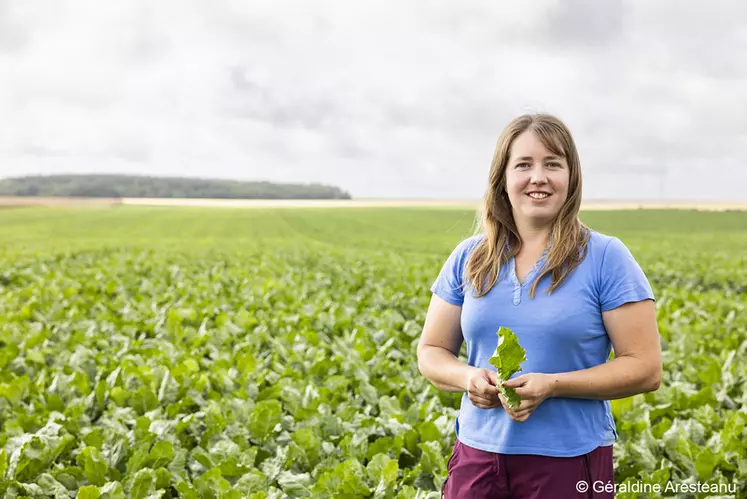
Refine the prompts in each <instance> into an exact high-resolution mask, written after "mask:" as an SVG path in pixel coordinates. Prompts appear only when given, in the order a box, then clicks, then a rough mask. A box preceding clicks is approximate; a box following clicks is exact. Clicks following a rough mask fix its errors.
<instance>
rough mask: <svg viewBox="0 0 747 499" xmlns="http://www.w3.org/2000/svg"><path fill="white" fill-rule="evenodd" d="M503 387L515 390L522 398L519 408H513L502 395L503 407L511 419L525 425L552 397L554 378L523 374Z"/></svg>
mask: <svg viewBox="0 0 747 499" xmlns="http://www.w3.org/2000/svg"><path fill="white" fill-rule="evenodd" d="M503 386H505V387H508V388H514V389H515V390H516V394H517V395H518V396H519V397H520V398H521V404H520V405H519V407H515V408H511V407H509V406H508V402H507V401H506V400H505V398H504V397H503V395H500V397H501V402H502V403H503V407H505V408H506V412H508V415H509V416H511V419H513V420H514V421H517V422H519V423H523V422H524V421H526V420H527V418H528V417H529V416H530V415H531V414H532V413H533V412H534V411H535V409H537V407H539V405H540V404H541V403H542V402H544V401H545V399H546V398H548V397H550V396H552V386H553V381H552V376H551V375H549V374H542V373H529V374H522V375H521V376H517V377H515V378H512V379H510V380H508V381H505V382H504V383H503Z"/></svg>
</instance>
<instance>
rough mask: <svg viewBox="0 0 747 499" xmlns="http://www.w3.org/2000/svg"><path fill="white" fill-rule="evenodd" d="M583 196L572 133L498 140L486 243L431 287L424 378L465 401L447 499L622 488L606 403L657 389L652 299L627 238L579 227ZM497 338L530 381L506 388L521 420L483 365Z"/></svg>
mask: <svg viewBox="0 0 747 499" xmlns="http://www.w3.org/2000/svg"><path fill="white" fill-rule="evenodd" d="M581 186H582V178H581V168H580V161H579V158H578V153H577V151H576V147H575V144H574V141H573V138H572V136H571V134H570V132H569V131H568V129H567V128H566V127H565V125H564V124H563V123H562V122H561V121H560V120H558V119H557V118H555V117H553V116H549V115H526V116H521V117H519V118H517V119H515V120H514V121H513V122H511V123H510V124H509V125H508V126H507V127H506V129H505V130H504V132H503V134H502V135H501V137H500V139H499V141H498V145H497V148H496V152H495V155H494V158H493V163H492V166H491V170H490V174H489V181H488V189H487V191H486V194H485V197H484V200H483V212H482V224H481V225H482V226H481V230H480V231H479V233H478V234H476V235H474V236H473V237H471V238H468V239H466V240H464V241H462V242H461V243H460V244H459V245H458V246H457V247H456V248H455V249H454V250H453V252H452V253H451V255H450V256H449V258H448V259H447V261H446V262H445V264H444V265H443V268H442V269H441V272H440V274H439V275H438V277H437V278H436V280H435V282H434V283H433V286H432V287H431V290H432V291H433V296H432V299H431V303H430V306H429V309H428V313H427V315H426V319H425V324H424V327H423V332H422V335H421V338H420V342H419V345H418V367H419V369H420V372H421V373H422V374H423V376H425V377H426V378H427V379H428V380H430V381H431V382H432V383H433V384H434V385H435V386H436V387H438V388H440V389H442V390H445V391H450V392H464V395H463V396H462V403H461V408H460V412H459V415H458V418H457V421H456V434H457V435H456V436H457V440H456V444H455V446H454V451H453V454H452V458H451V460H450V461H449V464H448V477H447V480H446V482H445V486H444V490H443V492H444V496H445V497H447V498H452V497H453V498H461V497H470V498H487V497H505V498H508V497H511V498H514V499H517V498H544V497H558V498H568V497H588V495H587V494H588V493H589V486H590V485H591V484H592V483H593V482H596V481H601V482H602V483H605V484H606V483H613V482H614V473H613V468H612V462H613V461H612V458H613V454H612V445H613V443H614V442H615V440H616V439H617V430H616V427H615V422H614V420H613V418H612V414H611V408H610V402H609V401H610V400H612V399H617V398H624V397H628V396H631V395H634V394H638V393H642V392H648V391H652V390H656V389H657V388H658V386H659V383H660V379H661V369H662V365H661V348H660V344H659V337H658V330H657V325H656V314H655V309H654V295H653V292H652V289H651V286H650V284H649V282H648V280H647V278H646V276H645V274H644V273H643V271H642V270H641V268H640V266H639V265H638V263H637V262H636V261H635V259H634V258H633V256H632V255H631V253H630V252H629V251H628V249H627V247H626V246H625V245H624V244H623V243H622V242H621V241H620V240H619V239H617V238H615V237H610V236H607V235H604V234H601V233H599V232H596V231H593V230H591V229H589V228H588V227H586V226H585V225H584V224H583V223H581V221H580V220H579V218H578V213H579V209H580V205H581ZM502 326H503V327H507V328H509V329H511V330H512V331H513V332H514V333H515V334H516V336H517V338H518V340H519V343H520V344H521V345H522V346H523V347H524V349H525V350H526V358H527V360H526V361H525V362H524V363H523V364H522V370H523V372H524V373H525V374H521V375H519V376H516V377H513V378H512V379H510V380H508V381H506V382H505V383H503V386H505V387H512V388H515V390H516V393H517V394H518V395H519V397H520V398H521V403H520V405H518V406H517V407H511V406H509V405H508V404H507V402H506V400H505V399H504V397H503V395H501V394H500V392H499V390H498V379H497V376H496V372H495V369H494V368H493V367H492V366H491V365H490V364H489V362H488V360H487V359H489V358H490V357H491V356H493V354H494V353H495V352H496V347H497V342H498V337H497V335H496V331H497V330H498V329H499V328H500V327H502ZM462 342H466V344H467V357H468V359H467V363H466V364H465V363H463V362H461V361H460V360H459V359H458V355H459V351H460V348H461V345H462ZM612 348H614V351H615V359H614V360H612V361H608V359H609V357H610V353H611V350H612ZM582 482H583V483H585V484H586V486H583V485H582V486H577V484H580V483H582ZM509 484H510V490H509ZM595 497H607V496H604V495H602V496H599V495H596V496H595Z"/></svg>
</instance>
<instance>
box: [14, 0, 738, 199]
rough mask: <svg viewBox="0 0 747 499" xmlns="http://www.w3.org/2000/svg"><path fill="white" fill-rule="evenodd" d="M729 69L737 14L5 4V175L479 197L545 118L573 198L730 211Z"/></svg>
mask: <svg viewBox="0 0 747 499" xmlns="http://www.w3.org/2000/svg"><path fill="white" fill-rule="evenodd" d="M744 53H747V4H744V3H743V2H738V1H736V0H734V1H730V2H727V1H715V2H712V3H709V5H708V7H704V6H702V5H684V4H682V3H681V2H680V3H675V2H671V1H670V2H655V3H650V2H648V3H647V2H643V1H623V0H617V1H613V2H605V3H604V4H601V3H599V2H593V1H583V0H573V1H566V2H560V1H559V0H547V1H539V2H531V3H529V4H518V3H514V4H501V5H500V6H499V5H497V4H495V3H494V2H488V1H476V2H470V3H468V4H467V5H461V4H455V3H453V2H447V1H445V0H439V1H436V2H432V1H431V2H426V1H424V0H419V1H414V2H406V3H402V2H398V3H393V2H356V3H354V4H345V3H340V2H333V1H321V2H313V3H311V2H300V1H288V0H280V1H275V2H243V1H239V0H224V1H217V2H211V3H210V4H206V3H203V2H197V1H181V2H177V1H175V0H163V1H161V2H157V3H155V2H147V1H145V0H133V1H131V2H126V3H120V4H113V3H110V2H106V3H104V2H98V3H91V2H85V1H82V0H60V1H59V2H54V3H51V4H50V3H49V2H41V1H39V0H25V1H23V2H22V1H20V0H15V1H13V0H0V74H2V75H3V76H2V80H0V113H2V115H3V117H4V121H5V122H6V123H12V125H13V126H11V127H3V128H2V129H0V176H2V175H21V174H26V173H55V172H81V173H82V172H124V173H149V174H161V175H188V176H201V177H205V176H212V177H219V178H239V179H258V180H274V181H289V182H324V183H329V184H334V185H337V186H340V187H342V188H343V189H346V190H348V191H349V192H351V193H352V194H353V195H354V196H356V197H402V196H404V197H429V198H477V197H479V196H480V195H481V194H482V190H483V189H484V187H485V183H486V180H487V175H488V170H489V167H490V160H491V158H492V154H493V148H494V147H495V142H496V139H497V137H498V135H499V133H500V131H501V129H502V128H503V127H504V126H505V125H506V124H507V123H508V121H509V120H510V119H511V118H513V117H514V116H516V115H518V114H521V113H524V112H551V113H554V114H557V115H558V116H560V117H561V118H562V119H563V120H564V121H565V122H566V123H567V124H568V125H569V127H570V128H571V131H572V132H573V135H574V137H575V138H576V140H577V142H578V146H579V150H580V153H581V157H582V165H583V169H584V175H585V183H584V185H585V196H586V197H588V198H641V197H665V198H690V199H694V198H701V199H740V198H743V197H744V196H743V194H742V189H741V187H740V185H741V184H742V183H743V182H745V181H747V174H745V173H744V172H745V171H747V169H745V168H744V160H743V158H744V157H745V156H747V135H746V132H745V130H747V114H745V113H744V109H745V104H746V103H747V91H745V90H744V89H745V88H747V60H745V58H744V57H742V56H741V54H744ZM714 171H715V172H717V173H718V174H715V175H714V174H713V172H714ZM727 178H728V179H729V180H728V181H726V180H725V179H727Z"/></svg>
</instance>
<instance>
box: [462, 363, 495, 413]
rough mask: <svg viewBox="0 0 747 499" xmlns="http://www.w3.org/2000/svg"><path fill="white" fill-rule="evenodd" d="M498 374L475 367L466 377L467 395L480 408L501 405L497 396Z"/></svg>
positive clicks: (491, 407)
mask: <svg viewBox="0 0 747 499" xmlns="http://www.w3.org/2000/svg"><path fill="white" fill-rule="evenodd" d="M499 393H500V392H499V391H498V376H497V375H496V373H495V371H491V370H490V369H486V368H484V367H482V368H475V369H473V370H471V371H470V373H469V375H468V377H467V395H468V396H469V400H470V402H472V404H474V405H475V407H479V408H480V409H494V408H496V407H501V406H502V404H501V399H500V398H499V397H498V394H499Z"/></svg>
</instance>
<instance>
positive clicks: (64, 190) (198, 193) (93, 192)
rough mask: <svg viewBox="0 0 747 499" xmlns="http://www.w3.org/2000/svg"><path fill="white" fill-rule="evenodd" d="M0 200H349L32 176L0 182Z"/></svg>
mask: <svg viewBox="0 0 747 499" xmlns="http://www.w3.org/2000/svg"><path fill="white" fill-rule="evenodd" d="M0 196H39V197H94V198H206V199H351V196H350V194H348V193H347V192H345V191H343V190H342V189H340V188H338V187H334V186H328V185H323V184H317V183H311V184H281V183H273V182H266V181H260V182H247V181H238V180H216V179H198V178H185V177H149V176H140V175H34V176H25V177H15V178H6V179H0Z"/></svg>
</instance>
